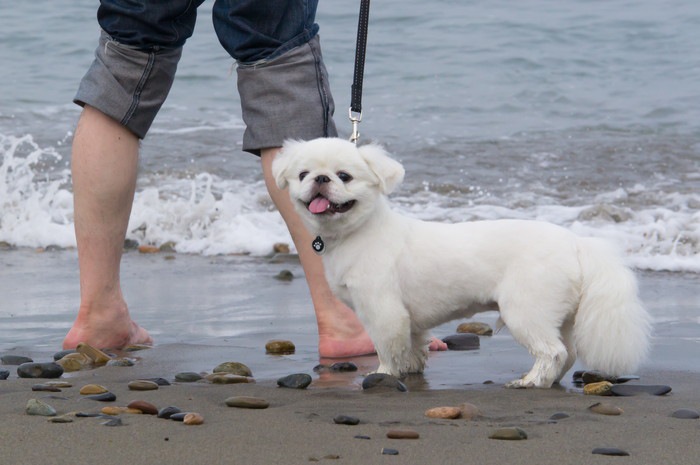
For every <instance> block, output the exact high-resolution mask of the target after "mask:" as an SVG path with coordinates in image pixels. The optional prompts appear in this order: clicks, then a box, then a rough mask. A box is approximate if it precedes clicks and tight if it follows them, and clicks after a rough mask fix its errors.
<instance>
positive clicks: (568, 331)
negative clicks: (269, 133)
mask: <svg viewBox="0 0 700 465" xmlns="http://www.w3.org/2000/svg"><path fill="white" fill-rule="evenodd" d="M561 340H562V342H563V343H564V346H565V347H566V355H567V356H566V363H564V366H563V367H562V369H561V371H560V372H559V376H557V379H556V380H555V382H559V381H561V379H562V378H563V377H564V375H565V374H566V372H567V371H569V370H570V369H571V367H572V366H574V363H576V346H575V343H574V319H573V318H567V319H566V321H564V324H563V325H562V326H561Z"/></svg>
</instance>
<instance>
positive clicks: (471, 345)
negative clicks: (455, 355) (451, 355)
mask: <svg viewBox="0 0 700 465" xmlns="http://www.w3.org/2000/svg"><path fill="white" fill-rule="evenodd" d="M442 342H444V343H445V344H447V348H448V349H449V350H476V349H478V348H479V336H477V335H476V334H470V333H460V334H453V335H451V336H447V337H445V338H443V339H442Z"/></svg>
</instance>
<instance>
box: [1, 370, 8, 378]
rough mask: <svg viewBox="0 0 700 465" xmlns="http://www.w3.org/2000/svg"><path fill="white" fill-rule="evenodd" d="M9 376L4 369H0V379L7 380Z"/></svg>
mask: <svg viewBox="0 0 700 465" xmlns="http://www.w3.org/2000/svg"><path fill="white" fill-rule="evenodd" d="M9 376H10V371H9V370H5V369H0V379H7V378H8V377H9Z"/></svg>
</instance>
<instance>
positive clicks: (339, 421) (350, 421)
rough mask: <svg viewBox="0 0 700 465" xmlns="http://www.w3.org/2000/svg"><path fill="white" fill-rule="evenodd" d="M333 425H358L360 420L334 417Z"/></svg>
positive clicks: (348, 416)
mask: <svg viewBox="0 0 700 465" xmlns="http://www.w3.org/2000/svg"><path fill="white" fill-rule="evenodd" d="M333 423H335V424H336V425H351V426H354V425H358V424H360V419H359V418H357V417H351V416H350V415H336V416H335V417H333Z"/></svg>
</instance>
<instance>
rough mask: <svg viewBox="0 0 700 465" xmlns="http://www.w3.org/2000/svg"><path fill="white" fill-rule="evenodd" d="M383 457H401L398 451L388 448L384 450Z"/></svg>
mask: <svg viewBox="0 0 700 465" xmlns="http://www.w3.org/2000/svg"><path fill="white" fill-rule="evenodd" d="M382 455H399V451H397V450H396V449H390V448H388V447H383V448H382Z"/></svg>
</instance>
